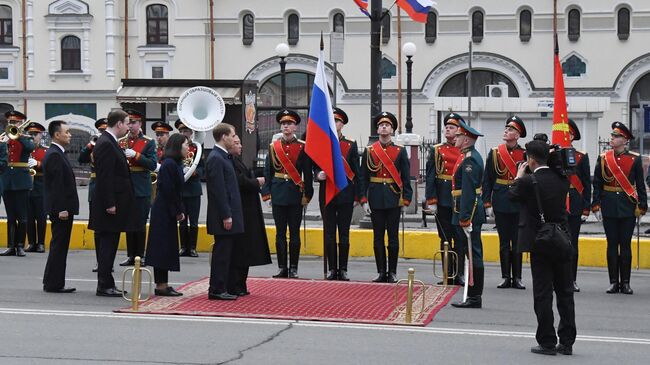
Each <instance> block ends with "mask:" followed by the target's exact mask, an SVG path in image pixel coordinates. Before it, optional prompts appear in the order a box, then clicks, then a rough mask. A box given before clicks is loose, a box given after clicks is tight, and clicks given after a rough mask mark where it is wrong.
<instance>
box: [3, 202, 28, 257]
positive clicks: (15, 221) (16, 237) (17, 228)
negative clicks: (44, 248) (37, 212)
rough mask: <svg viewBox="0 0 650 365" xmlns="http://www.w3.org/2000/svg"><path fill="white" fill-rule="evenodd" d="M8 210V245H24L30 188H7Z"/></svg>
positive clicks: (6, 206) (6, 207)
mask: <svg viewBox="0 0 650 365" xmlns="http://www.w3.org/2000/svg"><path fill="white" fill-rule="evenodd" d="M3 197H4V200H5V209H6V210H7V247H23V246H24V244H25V233H26V231H27V206H28V204H29V190H5V191H4V194H3Z"/></svg>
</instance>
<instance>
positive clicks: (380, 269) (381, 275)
mask: <svg viewBox="0 0 650 365" xmlns="http://www.w3.org/2000/svg"><path fill="white" fill-rule="evenodd" d="M373 249H374V251H375V264H376V265H377V273H378V275H377V277H376V278H374V279H373V280H372V281H373V282H375V283H384V282H386V249H385V248H384V246H383V245H382V246H376V245H375V246H373Z"/></svg>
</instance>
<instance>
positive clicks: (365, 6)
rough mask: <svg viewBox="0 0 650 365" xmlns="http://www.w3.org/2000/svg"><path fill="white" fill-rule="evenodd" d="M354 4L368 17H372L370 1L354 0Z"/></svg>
mask: <svg viewBox="0 0 650 365" xmlns="http://www.w3.org/2000/svg"><path fill="white" fill-rule="evenodd" d="M354 2H355V3H357V6H358V7H359V10H361V12H362V13H364V14H366V16H368V17H369V16H370V13H368V0H354Z"/></svg>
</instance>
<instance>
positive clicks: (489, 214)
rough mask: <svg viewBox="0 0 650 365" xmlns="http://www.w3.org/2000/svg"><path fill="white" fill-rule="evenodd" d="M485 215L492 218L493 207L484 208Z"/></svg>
mask: <svg viewBox="0 0 650 365" xmlns="http://www.w3.org/2000/svg"><path fill="white" fill-rule="evenodd" d="M485 215H486V216H487V217H490V218H494V209H492V207H489V208H485Z"/></svg>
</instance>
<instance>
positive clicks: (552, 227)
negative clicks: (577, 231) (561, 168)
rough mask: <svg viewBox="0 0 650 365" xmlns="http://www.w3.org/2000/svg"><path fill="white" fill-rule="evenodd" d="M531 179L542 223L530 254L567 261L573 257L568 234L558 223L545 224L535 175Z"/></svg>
mask: <svg viewBox="0 0 650 365" xmlns="http://www.w3.org/2000/svg"><path fill="white" fill-rule="evenodd" d="M531 178H532V180H533V189H535V197H536V198H537V209H538V211H539V218H540V220H541V221H542V222H541V225H540V227H539V229H538V230H537V234H536V235H535V242H533V245H532V247H531V252H533V253H539V254H544V255H545V256H549V257H553V258H555V259H558V260H560V261H568V260H569V259H571V257H572V255H573V247H571V238H570V237H569V233H568V232H567V231H566V230H565V229H564V228H563V226H562V225H561V224H560V223H552V222H546V220H545V219H544V212H543V210H542V201H541V199H540V197H539V187H538V186H537V179H536V178H535V175H531Z"/></svg>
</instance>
